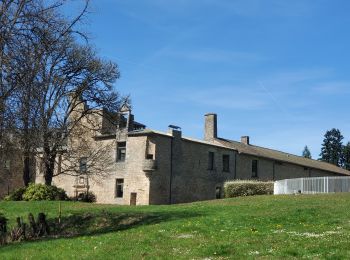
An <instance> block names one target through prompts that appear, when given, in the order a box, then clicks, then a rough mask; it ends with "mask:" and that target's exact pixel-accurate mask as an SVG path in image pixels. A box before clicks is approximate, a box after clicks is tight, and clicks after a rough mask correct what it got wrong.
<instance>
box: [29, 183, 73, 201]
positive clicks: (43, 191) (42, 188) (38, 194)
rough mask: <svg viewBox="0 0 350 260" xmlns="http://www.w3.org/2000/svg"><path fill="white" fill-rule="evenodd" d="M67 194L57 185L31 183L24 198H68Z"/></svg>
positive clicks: (30, 199)
mask: <svg viewBox="0 0 350 260" xmlns="http://www.w3.org/2000/svg"><path fill="white" fill-rule="evenodd" d="M67 198H68V197H67V194H66V192H65V191H64V190H63V189H61V188H57V187H56V186H48V185H44V184H34V183H31V184H29V186H28V187H27V189H26V191H25V192H24V194H23V200H27V201H32V200H66V199H67Z"/></svg>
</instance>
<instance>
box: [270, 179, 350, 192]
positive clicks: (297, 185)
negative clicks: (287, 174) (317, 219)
mask: <svg viewBox="0 0 350 260" xmlns="http://www.w3.org/2000/svg"><path fill="white" fill-rule="evenodd" d="M332 192H350V177H312V178H298V179H287V180H280V181H275V183H274V192H273V194H294V193H305V194H315V193H332Z"/></svg>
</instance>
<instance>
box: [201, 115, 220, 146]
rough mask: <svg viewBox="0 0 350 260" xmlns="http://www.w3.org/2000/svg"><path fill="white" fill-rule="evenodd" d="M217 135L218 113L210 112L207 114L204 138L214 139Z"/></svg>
mask: <svg viewBox="0 0 350 260" xmlns="http://www.w3.org/2000/svg"><path fill="white" fill-rule="evenodd" d="M217 137H218V129H217V115H216V114H214V113H208V114H206V115H205V125H204V140H205V141H213V140H214V139H215V138H217Z"/></svg>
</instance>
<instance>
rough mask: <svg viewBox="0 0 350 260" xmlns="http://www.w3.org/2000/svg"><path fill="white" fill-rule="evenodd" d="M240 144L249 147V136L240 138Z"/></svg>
mask: <svg viewBox="0 0 350 260" xmlns="http://www.w3.org/2000/svg"><path fill="white" fill-rule="evenodd" d="M241 143H243V144H246V145H249V136H242V137H241Z"/></svg>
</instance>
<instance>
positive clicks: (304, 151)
mask: <svg viewBox="0 0 350 260" xmlns="http://www.w3.org/2000/svg"><path fill="white" fill-rule="evenodd" d="M302 156H303V157H305V158H308V159H311V152H310V150H309V147H307V145H305V147H304V150H303V154H302Z"/></svg>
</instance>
